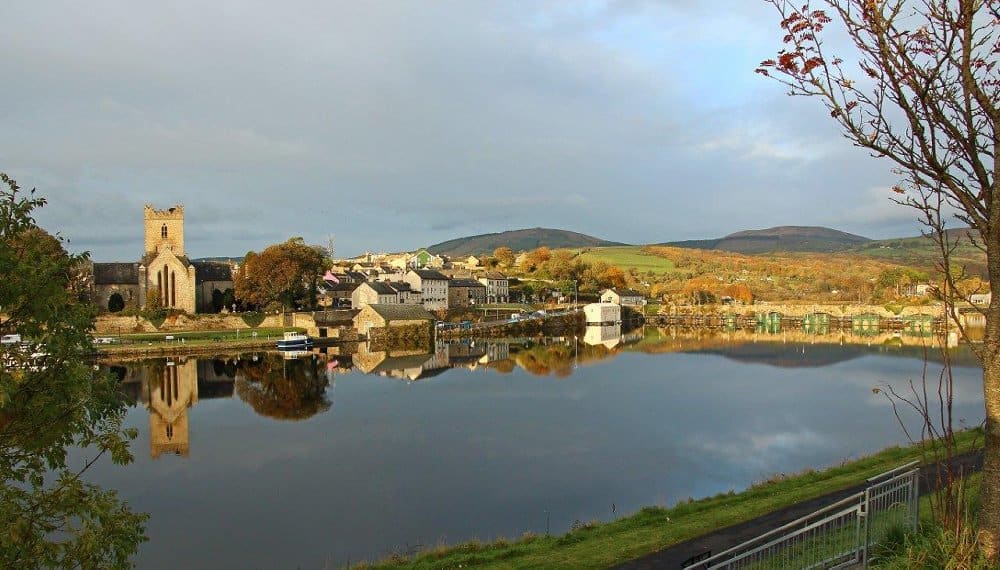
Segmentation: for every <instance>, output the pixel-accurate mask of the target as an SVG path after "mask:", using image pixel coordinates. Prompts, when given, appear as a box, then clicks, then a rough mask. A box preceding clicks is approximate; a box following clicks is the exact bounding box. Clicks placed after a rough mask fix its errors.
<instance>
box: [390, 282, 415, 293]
mask: <svg viewBox="0 0 1000 570" xmlns="http://www.w3.org/2000/svg"><path fill="white" fill-rule="evenodd" d="M386 283H388V284H389V286H390V287H392V288H393V289H395V290H396V291H399V292H400V293H402V292H408V291H411V290H412V288H411V287H410V284H409V283H407V282H406V281H387V282H386Z"/></svg>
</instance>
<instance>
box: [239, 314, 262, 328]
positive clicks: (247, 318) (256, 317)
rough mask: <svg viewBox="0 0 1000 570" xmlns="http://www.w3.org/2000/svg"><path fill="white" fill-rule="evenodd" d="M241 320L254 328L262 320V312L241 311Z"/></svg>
mask: <svg viewBox="0 0 1000 570" xmlns="http://www.w3.org/2000/svg"><path fill="white" fill-rule="evenodd" d="M242 317H243V322H244V323H246V324H247V326H248V327H250V328H252V329H255V328H257V327H259V326H260V324H261V323H262V322H264V313H261V312H258V311H252V312H249V313H243V315H242Z"/></svg>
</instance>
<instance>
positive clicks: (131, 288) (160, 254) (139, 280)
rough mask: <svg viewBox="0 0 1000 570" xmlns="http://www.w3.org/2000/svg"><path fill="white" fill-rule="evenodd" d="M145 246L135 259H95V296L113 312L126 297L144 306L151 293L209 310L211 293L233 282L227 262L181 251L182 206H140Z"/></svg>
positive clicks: (172, 304)
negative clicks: (199, 258) (200, 258)
mask: <svg viewBox="0 0 1000 570" xmlns="http://www.w3.org/2000/svg"><path fill="white" fill-rule="evenodd" d="M143 222H144V226H145V252H144V254H143V256H142V259H140V260H139V261H138V262H137V263H128V262H125V263H95V264H94V269H93V273H94V280H93V284H94V285H93V287H94V289H93V293H94V294H93V298H94V302H95V303H97V305H98V306H99V307H100V308H101V309H102V310H107V311H111V312H115V311H116V310H121V308H122V307H123V306H124V305H125V304H127V303H130V302H131V303H134V304H135V305H137V306H138V307H140V308H142V307H145V306H146V296H147V295H148V294H150V293H152V294H158V295H159V296H160V304H161V306H163V307H166V308H170V309H179V310H182V311H185V312H188V313H195V312H213V311H214V310H218V308H217V307H214V306H213V303H212V301H213V295H214V296H216V297H218V294H216V293H215V292H216V291H219V293H224V292H225V291H226V290H227V289H232V287H233V270H232V267H231V266H230V265H229V264H226V263H216V262H207V261H191V260H190V259H188V257H187V255H186V254H185V252H184V206H179V205H178V206H174V207H173V208H168V209H166V210H157V209H154V208H153V207H152V206H150V205H149V204H147V205H146V206H145V208H144V212H143Z"/></svg>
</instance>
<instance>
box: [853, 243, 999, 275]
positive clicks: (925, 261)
mask: <svg viewBox="0 0 1000 570" xmlns="http://www.w3.org/2000/svg"><path fill="white" fill-rule="evenodd" d="M849 251H850V252H851V253H857V254H858V255H861V256H864V257H868V258H871V259H877V260H879V261H888V262H890V263H898V264H900V265H906V266H909V267H917V268H919V269H922V270H924V271H927V272H933V271H934V269H935V267H936V266H937V263H938V259H940V257H941V253H940V251H939V250H938V248H937V246H936V245H934V243H933V242H932V241H931V240H929V239H927V238H905V239H894V240H881V241H877V242H870V243H867V244H865V245H864V246H861V247H858V248H855V249H852V250H849ZM952 263H953V264H954V265H956V266H965V268H966V271H967V272H968V273H969V274H970V275H981V276H985V275H986V254H985V253H983V252H982V250H980V249H978V248H977V247H975V246H973V245H972V244H971V243H969V242H968V241H966V240H962V242H961V243H960V245H959V246H958V248H957V249H956V250H955V251H954V253H953V254H952Z"/></svg>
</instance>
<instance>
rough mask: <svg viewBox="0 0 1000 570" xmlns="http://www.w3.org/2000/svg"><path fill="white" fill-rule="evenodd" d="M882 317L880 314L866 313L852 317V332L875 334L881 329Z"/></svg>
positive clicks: (866, 334)
mask: <svg viewBox="0 0 1000 570" xmlns="http://www.w3.org/2000/svg"><path fill="white" fill-rule="evenodd" d="M881 324H882V319H881V317H879V316H878V315H873V314H871V313H866V314H864V315H855V316H853V317H851V332H853V333H854V334H856V335H859V336H875V335H877V334H878V333H879V331H880V330H881Z"/></svg>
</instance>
